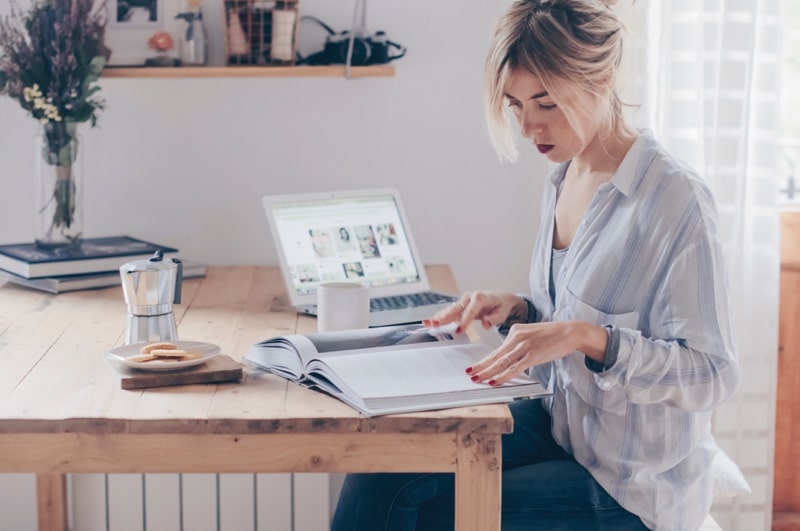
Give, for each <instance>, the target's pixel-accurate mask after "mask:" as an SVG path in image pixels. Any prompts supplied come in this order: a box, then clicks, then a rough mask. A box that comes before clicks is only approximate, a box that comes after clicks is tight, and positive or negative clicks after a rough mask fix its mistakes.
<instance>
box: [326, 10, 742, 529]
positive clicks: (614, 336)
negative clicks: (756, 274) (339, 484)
mask: <svg viewBox="0 0 800 531" xmlns="http://www.w3.org/2000/svg"><path fill="white" fill-rule="evenodd" d="M609 3H610V2H603V1H601V0H517V1H516V2H514V4H513V5H512V6H511V7H510V8H509V9H508V11H507V12H506V13H505V14H504V16H503V17H502V19H501V20H500V22H499V25H498V27H497V30H496V33H495V36H494V42H493V45H492V49H491V52H490V54H489V57H488V60H487V63H486V89H487V90H486V100H487V117H488V122H489V128H490V132H491V136H492V140H493V142H494V144H495V147H496V148H497V150H498V152H499V154H500V155H501V156H503V157H506V158H508V159H511V160H514V159H515V158H516V150H515V148H514V145H513V140H512V133H511V128H510V126H509V124H508V120H507V119H506V114H505V112H506V111H505V109H504V106H505V105H508V106H509V107H510V108H511V112H512V113H513V116H514V117H515V118H516V121H517V123H518V125H519V128H520V132H521V133H522V136H523V137H524V138H525V139H526V140H528V141H530V142H531V143H532V144H534V145H535V146H536V148H537V149H538V150H539V152H541V153H542V154H544V155H545V156H546V157H547V158H548V159H549V160H550V161H551V162H553V163H555V164H554V167H553V169H552V171H551V174H550V176H549V178H548V180H547V182H546V186H545V191H544V195H543V198H542V203H541V212H542V218H541V228H540V231H539V234H538V238H537V240H536V243H535V247H534V252H533V257H532V262H531V269H530V294H526V295H524V296H518V295H515V294H511V293H490V292H475V293H469V294H466V295H464V296H463V297H461V298H460V300H459V301H458V302H456V303H455V304H454V305H452V306H451V307H449V308H447V309H445V310H443V311H441V312H439V313H438V314H436V315H435V316H433V318H432V319H431V320H430V321H428V322H427V323H426V324H429V325H432V326H439V325H443V324H448V323H457V324H458V326H459V327H461V328H465V327H467V326H469V325H470V324H471V323H472V322H473V321H474V320H478V321H480V322H481V324H482V325H483V326H484V327H485V328H490V327H492V326H499V329H500V331H501V332H504V333H505V334H507V335H506V338H505V341H504V342H503V344H502V345H501V346H500V347H499V348H497V349H496V350H495V351H494V352H493V353H491V354H490V355H489V356H487V357H486V358H485V359H484V360H482V361H480V362H479V363H477V364H476V365H475V366H473V367H469V368H467V369H466V372H467V375H465V377H470V378H471V379H472V380H473V381H475V382H484V383H487V384H489V385H500V384H502V383H503V382H505V381H507V380H509V379H510V378H512V377H514V376H516V375H519V374H521V373H522V372H524V371H529V372H531V373H532V374H533V375H535V376H536V377H538V378H539V379H540V380H541V381H542V382H546V383H548V384H549V385H550V386H551V388H552V390H553V395H552V396H551V397H547V398H545V399H542V400H527V401H518V402H514V403H512V404H511V411H512V414H513V416H514V433H512V434H510V435H508V436H505V437H504V439H503V484H502V487H503V492H502V510H503V513H502V522H503V530H504V531H509V530H539V529H541V530H548V531H552V530H559V529H564V530H596V529H608V530H614V531H620V530H640V529H658V530H675V531H687V530H693V529H698V528H699V527H700V525H701V523H702V521H703V519H704V517H705V516H706V514H707V513H708V509H709V507H710V505H711V492H712V485H711V482H712V480H711V475H710V467H711V460H712V458H713V456H714V453H715V451H716V446H715V443H714V440H713V437H712V436H711V433H710V420H711V414H712V412H713V410H714V409H715V408H716V407H717V406H719V405H720V404H721V403H723V402H724V401H725V400H726V399H727V398H728V397H729V396H730V395H731V393H732V392H733V390H734V388H735V387H736V385H737V383H738V379H739V369H738V365H737V362H736V357H735V353H734V349H733V339H732V331H731V322H730V316H729V313H728V301H727V292H726V285H725V273H724V269H723V265H722V251H721V246H720V242H719V236H718V227H717V214H716V211H715V206H714V203H713V199H712V197H711V194H710V192H709V191H708V189H707V187H706V186H705V184H704V183H703V181H702V179H701V178H700V177H699V176H698V175H697V174H696V173H695V172H694V171H693V170H692V169H690V168H688V167H686V166H685V165H683V164H681V163H680V162H678V161H676V160H675V159H673V158H672V157H671V156H670V155H669V154H668V153H667V152H666V151H665V150H664V149H663V147H662V146H661V145H660V144H659V143H658V142H657V141H656V140H655V139H654V138H653V136H652V135H651V134H650V133H649V132H647V131H635V130H634V129H633V128H631V127H630V126H629V125H628V124H627V122H626V121H625V119H624V117H623V115H622V110H621V104H620V101H619V99H618V97H617V95H616V93H615V90H614V81H615V75H616V68H617V66H618V64H619V61H620V55H621V30H622V27H621V24H620V22H619V20H618V18H617V16H616V15H615V13H614V12H613V11H612V10H611V8H610V6H609V5H608V4H609ZM452 519H453V479H452V476H449V475H445V474H424V475H423V474H375V475H366V474H359V475H355V474H354V475H350V476H348V478H347V480H346V482H345V485H344V488H343V490H342V496H341V498H340V501H339V506H338V507H337V512H336V515H335V517H334V523H333V528H334V529H335V530H336V531H339V530H344V529H348V530H370V531H374V530H377V529H381V530H383V529H386V530H442V529H452V528H453V522H452Z"/></svg>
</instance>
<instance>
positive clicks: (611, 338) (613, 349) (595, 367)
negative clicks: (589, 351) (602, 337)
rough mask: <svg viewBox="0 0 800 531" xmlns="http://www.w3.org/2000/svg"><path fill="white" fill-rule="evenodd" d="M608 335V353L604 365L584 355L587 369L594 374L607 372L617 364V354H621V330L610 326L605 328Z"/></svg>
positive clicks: (604, 358)
mask: <svg viewBox="0 0 800 531" xmlns="http://www.w3.org/2000/svg"><path fill="white" fill-rule="evenodd" d="M605 328H606V333H607V334H608V342H607V343H606V353H605V356H604V357H603V363H600V362H599V361H596V360H593V359H592V358H590V357H589V356H586V355H585V354H584V360H583V363H584V364H585V365H586V368H587V369H589V370H590V371H592V372H603V371H607V370H608V369H609V367H612V366H613V365H614V364H615V363H616V362H617V353H619V329H618V328H616V327H614V326H611V325H608V326H606V327H605Z"/></svg>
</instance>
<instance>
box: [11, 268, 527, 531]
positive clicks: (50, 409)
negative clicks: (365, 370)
mask: <svg viewBox="0 0 800 531" xmlns="http://www.w3.org/2000/svg"><path fill="white" fill-rule="evenodd" d="M428 270H429V276H430V278H431V281H432V283H433V285H434V286H435V287H436V288H438V289H441V290H446V291H450V292H456V291H457V290H456V287H455V283H454V281H453V278H452V275H451V273H450V271H449V269H448V268H447V267H445V266H431V267H429V268H428ZM125 318H126V307H125V304H124V301H123V297H122V291H121V289H120V288H108V289H104V290H94V291H83V292H74V293H66V294H61V295H58V296H53V295H49V294H46V293H41V292H38V291H34V290H29V289H25V288H20V287H17V286H13V285H10V284H2V283H1V282H0V366H2V371H0V472H28V473H35V474H36V475H37V496H38V518H39V529H41V530H47V531H62V530H66V529H67V504H66V486H65V485H66V482H65V474H66V473H72V472H75V473H96V472H113V473H126V472H223V473H227V472H378V471H384V472H425V471H431V472H454V473H455V478H456V528H457V529H458V530H459V531H489V530H499V529H500V509H499V508H500V473H501V466H500V463H501V455H500V437H501V434H503V433H508V432H510V431H511V429H512V419H511V416H510V414H509V412H508V408H507V407H506V406H504V405H492V406H480V407H469V408H460V409H451V410H446V411H439V412H428V413H416V414H406V415H394V416H385V417H376V418H363V417H360V416H359V415H358V414H357V413H356V412H355V411H354V410H352V409H351V408H350V407H348V406H347V405H345V404H343V403H341V402H339V401H337V400H335V399H333V398H330V397H328V396H325V395H322V394H320V393H316V392H313V391H309V390H307V389H304V388H301V387H299V386H297V385H295V384H291V383H289V382H287V381H286V380H283V379H281V378H278V377H275V376H272V375H264V374H261V373H248V374H247V375H246V377H245V379H244V380H243V381H242V383H239V384H235V383H229V384H219V385H209V384H206V385H190V386H180V387H172V388H161V389H152V390H145V391H123V390H122V389H120V384H119V380H118V377H117V374H116V373H115V371H114V369H113V368H111V366H110V364H109V363H108V362H107V360H106V359H105V356H104V353H105V352H106V351H107V350H108V349H109V348H111V347H113V346H116V345H120V344H121V343H122V339H123V337H124V332H125ZM176 318H177V319H178V332H179V335H180V337H181V338H182V339H192V340H198V341H208V342H211V343H215V344H217V345H220V347H221V348H222V351H223V353H225V354H228V355H230V356H231V357H233V358H235V359H241V357H242V356H243V354H244V353H245V352H246V350H247V348H248V347H249V346H250V345H251V344H252V343H254V342H256V341H259V340H261V339H264V338H266V337H270V336H274V335H279V334H287V333H293V332H295V331H297V332H300V333H302V332H310V331H313V330H314V329H315V326H316V324H315V321H314V320H313V319H312V318H309V317H306V316H300V315H297V314H296V313H295V312H294V311H293V310H292V309H291V308H289V307H288V304H287V299H286V296H285V292H284V289H283V284H282V281H281V278H280V274H279V272H278V270H277V268H273V267H211V268H209V271H208V275H207V276H206V278H204V279H197V280H189V281H186V282H185V283H184V293H183V303H182V304H181V305H179V306H176ZM166 400H168V403H169V407H168V408H167V407H164V403H165V401H166ZM187 448H194V449H196V448H202V452H198V451H191V450H187Z"/></svg>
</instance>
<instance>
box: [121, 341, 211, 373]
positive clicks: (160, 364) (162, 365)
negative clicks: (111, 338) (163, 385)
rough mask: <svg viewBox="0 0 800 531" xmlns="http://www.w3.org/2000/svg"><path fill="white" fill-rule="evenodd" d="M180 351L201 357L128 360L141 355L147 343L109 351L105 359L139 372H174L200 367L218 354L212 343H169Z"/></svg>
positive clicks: (124, 346)
mask: <svg viewBox="0 0 800 531" xmlns="http://www.w3.org/2000/svg"><path fill="white" fill-rule="evenodd" d="M170 343H172V344H174V345H175V346H176V347H178V349H180V350H186V351H193V352H200V353H201V354H202V355H203V356H202V357H201V358H197V359H193V360H185V361H175V360H170V359H169V358H165V361H161V360H154V361H145V362H137V361H131V360H130V359H128V358H131V357H133V356H138V355H140V354H141V352H140V350H141V348H142V347H143V346H145V345H148V344H149V343H133V344H131V345H123V346H121V347H116V348H113V349H111V350H110V351H109V352H107V353H106V357H107V358H108V359H109V360H110V361H113V362H118V363H121V364H122V365H124V366H125V367H128V368H131V369H137V370H141V371H175V370H178V369H186V368H188V367H194V366H195V365H202V364H203V363H205V362H207V361H208V360H210V359H211V358H213V357H214V356H216V355H217V354H219V353H220V348H219V347H218V346H217V345H214V344H212V343H203V342H201V341H180V340H178V341H170Z"/></svg>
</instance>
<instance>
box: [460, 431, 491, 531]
mask: <svg viewBox="0 0 800 531" xmlns="http://www.w3.org/2000/svg"><path fill="white" fill-rule="evenodd" d="M501 454H502V450H501V445H500V434H484V435H478V434H475V433H469V434H466V435H461V436H460V440H459V448H458V463H457V464H456V530H457V531H500V508H501V505H500V492H501V490H502V488H501V480H502V477H501V473H502V462H503V461H502V455H501Z"/></svg>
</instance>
